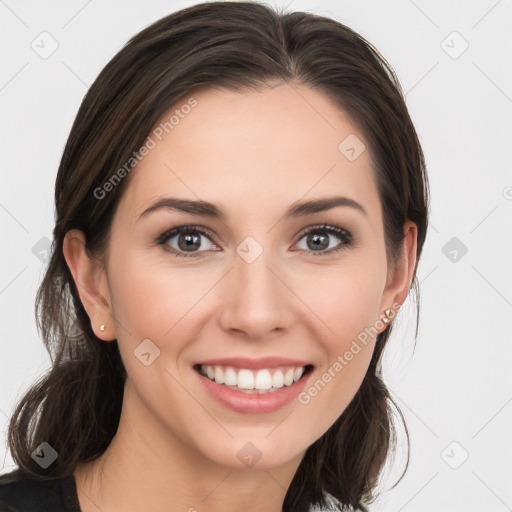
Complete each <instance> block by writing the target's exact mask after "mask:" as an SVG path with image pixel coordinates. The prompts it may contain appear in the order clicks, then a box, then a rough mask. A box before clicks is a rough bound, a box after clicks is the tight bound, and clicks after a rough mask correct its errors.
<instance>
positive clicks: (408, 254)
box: [380, 221, 418, 332]
mask: <svg viewBox="0 0 512 512" xmlns="http://www.w3.org/2000/svg"><path fill="white" fill-rule="evenodd" d="M403 230H404V238H403V241H402V248H401V254H400V257H399V258H398V260H397V262H396V268H395V269H394V271H393V272H390V273H389V274H388V281H387V283H386V287H385V289H384V292H383V294H382V299H381V303H380V311H381V314H383V312H384V311H385V310H387V309H391V311H392V313H391V314H390V315H389V318H390V319H391V318H392V317H393V316H395V315H396V313H397V312H398V308H400V306H401V305H402V304H403V303H404V302H405V299H406V298H407V294H408V293H409V289H410V287H411V283H412V278H413V275H414V268H415V266H416V250H417V238H418V228H417V226H416V223H414V222H412V221H407V222H406V223H405V224H404V227H403ZM385 328H386V325H384V328H383V329H381V332H382V331H383V330H384V329H385Z"/></svg>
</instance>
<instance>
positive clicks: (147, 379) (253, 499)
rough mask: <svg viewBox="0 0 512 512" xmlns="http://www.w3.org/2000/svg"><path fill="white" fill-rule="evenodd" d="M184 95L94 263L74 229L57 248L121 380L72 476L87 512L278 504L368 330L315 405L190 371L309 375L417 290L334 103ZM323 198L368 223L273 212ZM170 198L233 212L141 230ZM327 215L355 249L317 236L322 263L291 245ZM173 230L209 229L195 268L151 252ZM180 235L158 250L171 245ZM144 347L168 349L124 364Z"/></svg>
mask: <svg viewBox="0 0 512 512" xmlns="http://www.w3.org/2000/svg"><path fill="white" fill-rule="evenodd" d="M194 97H195V98H196V100H197V102H198V104H197V106H196V107H195V108H194V109H193V110H192V111H191V112H190V114H188V115H187V116H185V118H184V119H181V120H180V122H179V125H177V126H175V127H174V129H173V130H172V131H170V132H169V133H168V134H167V135H166V136H165V137H164V138H163V139H162V141H161V142H159V144H158V145H157V147H155V148H154V149H152V150H151V151H150V153H149V154H148V155H147V156H146V157H145V158H144V159H143V160H142V162H141V163H140V164H139V165H138V166H137V168H136V170H134V171H133V175H131V176H130V180H131V181H130V183H129V184H128V187H127V188H126V190H125V191H124V195H123V197H122V199H121V202H120V204H119V207H118V209H117V210H116V213H115V217H114V220H113V224H112V230H111V236H110V240H109V246H108V251H107V253H106V254H105V255H104V256H103V258H102V259H101V260H99V261H97V260H94V259H91V258H89V256H88V254H87V252H86V251H85V246H84V242H85V238H84V235H83V233H82V232H80V231H77V230H71V231H69V232H68V233H67V235H66V239H65V243H64V255H65V258H66V261H67V263H68V266H69V268H70V270H71V273H72V275H73V278H74V280H75V283H76V284H77V288H78V290H79V293H80V297H81V299H82V302H83V304H84V307H85V308H86V311H87V313H88V315H89V317H90V319H91V324H92V326H93V329H94V332H95V333H96V335H97V336H98V338H100V339H101V340H104V342H109V341H111V340H114V339H117V340H118V343H119V348H120V351H121V356H122V359H123V362H124V364H125V367H126V369H127V373H128V377H127V382H126V386H125V393H124V401H123V409H122V416H121V421H120V425H119V429H118V432H117V435H116V436H115V437H114V439H113V441H112V443H111V445H110V446H109V448H108V450H107V451H106V452H105V453H104V454H103V455H102V456H100V457H99V458H98V459H96V460H94V461H92V462H88V463H85V464H80V465H79V466H78V467H77V468H76V471H75V473H74V474H75V479H76V482H77V487H78V492H79V500H80V505H81V507H82V510H84V511H86V512H87V511H89V510H90V511H95V512H97V510H98V508H97V507H99V508H100V509H101V510H102V511H103V512H107V511H114V510H123V511H140V510H153V511H169V510H173V511H174V510H176V511H189V512H192V511H194V510H196V511H198V512H201V511H204V510H208V511H213V512H216V511H222V512H231V511H239V510H247V511H266V512H269V511H270V512H277V511H281V508H282V503H283V500H284V497H285V494H286V490H287V488H288V487H289V485H290V483H291V480H292V478H293V476H294V474H295V472H296V470H297V468H298V465H299V463H300V461H301V458H302V457H303V455H304V453H305V451H306V449H307V448H308V447H309V446H310V445H311V444H312V443H313V442H314V441H315V440H317V439H318V438H319V437H320V436H321V435H322V434H323V433H324V432H325V431H326V430H327V429H328V428H329V427H330V426H331V425H332V424H333V422H334V421H335V420H336V419H337V418H338V417H339V416H340V415H341V413H342V412H343V410H344V409H345V408H346V407H347V405H348V404H349V403H350V401H351V399H352V398H353V396H354V395H355V393H356V391H357V389H358V388H359V386H360V385H361V382H362V380H363V378H364V375H365V373H366V371H367V368H368V364H369V362H370V359H371V356H372V352H373V348H374V342H375V338H373V339H370V340H369V342H368V343H367V345H366V346H363V347H362V350H361V351H360V352H359V353H358V354H357V355H355V356H354V358H353V359H352V360H351V361H350V362H349V363H348V364H347V365H346V366H345V367H344V368H343V371H341V372H339V373H337V374H336V377H335V378H333V379H332V380H331V381H330V382H329V383H328V384H327V385H326V386H325V388H324V389H322V391H321V392H319V393H318V394H317V395H316V396H315V397H314V398H312V399H311V400H310V402H309V403H308V404H301V403H299V402H298V401H297V400H293V401H292V403H290V404H288V405H287V406H285V407H283V408H282V409H280V410H278V411H276V412H273V413H266V414H242V413H238V412H234V411H230V410H228V409H226V408H225V407H224V406H222V405H220V404H219V403H217V402H216V401H214V400H213V399H212V398H211V397H210V395H209V394H208V393H207V392H206V391H204V390H203V388H202V386H201V385H200V382H199V380H198V378H197V375H196V374H195V372H194V370H192V368H191V365H192V364H193V363H194V362H197V361H201V360H206V359H212V358H217V357H231V356H235V355H237V356H246V357H263V356H267V355H274V356H283V357H294V358H298V359H303V360H306V361H310V362H311V363H312V364H313V365H314V372H313V374H312V375H311V377H310V381H309V382H310V383H314V382H315V381H316V380H317V379H319V378H321V376H322V374H324V373H325V372H326V371H327V370H328V368H329V367H332V365H333V363H334V362H335V361H336V360H337V358H338V356H340V355H343V354H344V353H345V352H346V350H348V349H349V348H350V346H351V343H352V342H353V340H355V339H356V337H357V335H358V334H359V333H360V332H362V331H364V329H365V328H368V327H370V326H374V325H376V322H377V321H378V320H379V319H381V318H382V316H383V311H384V310H385V309H387V308H391V307H392V305H393V304H394V303H399V304H402V303H403V302H404V300H405V298H406V296H407V292H408V290H409V288H410V285H411V280H412V276H413V269H414V266H415V262H416V237H417V231H416V226H415V224H414V223H412V222H407V223H406V224H405V225H404V234H405V237H404V242H403V247H402V249H403V250H402V258H401V260H400V261H399V262H398V264H397V266H396V270H395V271H394V272H392V271H391V265H390V262H388V261H387V260H386V253H385V245H384V232H383V219H382V211H381V202H380V199H379V195H378V192H377V187H376V182H375V177H374V174H373V171H372V159H371V154H370V151H369V145H368V144H367V143H366V141H365V137H364V134H362V133H360V132H359V131H358V130H357V129H356V127H355V125H354V124H353V123H352V122H351V121H350V119H349V118H348V117H347V115H346V114H345V113H344V112H343V111H341V110H340V109H339V108H337V107H336V106H335V105H334V104H333V103H331V101H330V100H329V98H328V97H326V96H324V95H323V94H322V93H320V92H317V91H315V90H313V89H310V88H308V87H305V86H294V87H291V86H290V85H287V84H279V85H277V86H275V87H268V88H265V89H262V90H261V91H259V92H254V91H250V92H240V91H237V92H234V91H228V90H224V89H209V90H206V91H201V92H199V93H198V94H194ZM186 99H187V98H185V100H184V101H183V103H185V101H186ZM162 118H166V119H168V118H169V113H167V115H166V116H163V117H162ZM349 134H356V135H357V137H358V138H359V139H360V140H362V141H364V142H365V144H366V148H367V150H366V151H364V152H363V153H362V154H361V155H360V156H359V157H358V158H357V159H356V160H355V161H352V162H351V161H349V160H348V159H347V158H346V157H345V156H344V155H343V154H342V153H341V152H340V151H339V150H338V145H339V144H340V142H341V141H342V140H343V139H345V137H347V136H348V135H349ZM333 195H343V196H346V197H349V198H352V199H354V200H355V201H357V202H358V203H360V204H361V205H362V206H363V207H364V209H365V210H366V215H364V214H363V213H361V212H360V211H358V210H357V209H355V208H351V207H347V206H344V207H336V208H333V209H331V210H328V211H325V212H318V213H315V214H312V215H308V216H307V217H304V218H300V217H298V218H290V219H284V218H282V217H283V214H284V212H285V211H286V209H287V208H288V207H289V206H290V205H291V204H292V203H294V202H295V201H298V200H311V199H320V198H324V197H331V196H333ZM163 196H172V197H179V198H185V199H192V200H197V199H202V200H206V201H211V202H215V203H218V204H220V205H222V207H223V208H224V209H225V210H226V212H227V215H228V218H227V220H226V221H225V222H224V221H220V220H216V219H212V218H209V217H206V216H202V215H199V216H198V215H192V214H187V213H180V212H177V211H173V210H158V211H156V212H154V213H152V214H150V215H147V216H144V217H143V218H142V219H141V220H138V216H139V214H140V213H141V212H142V211H144V210H145V209H146V208H147V207H148V206H149V205H151V204H152V203H153V202H154V201H155V200H157V199H158V198H161V197H163ZM323 223H327V224H329V225H334V226H338V227H340V228H343V229H346V230H348V231H350V232H351V233H352V234H353V236H354V238H355V239H356V242H357V243H356V244H355V245H353V246H347V247H345V248H344V249H343V250H341V251H339V252H331V253H330V254H328V250H330V249H333V248H334V247H337V246H338V245H339V244H340V243H343V242H342V241H340V240H339V239H338V238H337V237H336V236H335V235H332V234H331V235H330V236H329V232H325V231H322V233H323V234H324V236H329V239H330V242H329V245H328V248H327V249H323V252H324V255H323V256H322V255H317V256H315V254H313V253H314V251H315V247H314V246H313V244H309V245H308V244H307V236H304V235H303V236H301V237H300V238H299V236H298V235H300V232H301V231H302V230H303V229H304V228H308V227H313V226H318V225H321V224H323ZM181 225H186V226H194V225H201V226H204V227H206V228H209V229H210V230H211V231H212V232H213V233H214V234H215V235H216V239H215V240H209V239H208V237H207V236H205V235H199V236H200V237H201V238H200V240H201V247H200V248H199V249H196V250H195V254H198V255H199V256H198V257H190V258H184V257H176V256H174V255H173V254H172V253H170V252H168V251H166V250H165V249H164V246H163V245H158V244H156V243H155V240H156V239H157V238H158V236H159V235H161V234H162V233H163V232H165V231H166V230H168V229H170V228H174V227H177V226H181ZM247 236H251V237H253V238H254V239H255V240H256V241H257V242H258V243H259V245H260V246H261V247H262V248H263V253H262V254H261V255H260V256H259V257H258V258H256V259H255V260H254V261H253V262H252V263H247V262H246V261H245V260H244V259H243V258H241V257H240V256H239V255H238V254H237V252H236V249H237V247H238V246H239V244H240V243H241V242H242V241H243V240H244V239H245V238H246V237H247ZM178 240H179V237H178V236H174V237H173V238H171V239H170V240H169V241H168V242H167V244H168V246H169V245H171V246H172V247H174V248H175V249H176V250H179V246H178ZM215 248H218V250H215ZM101 324H105V325H106V329H105V331H104V332H101V331H100V330H99V326H100V325H101ZM377 325H380V327H381V328H379V329H378V330H379V331H382V330H383V329H384V328H385V325H382V324H381V323H377ZM146 338H149V339H150V340H151V341H152V342H153V343H154V344H155V345H157V346H158V348H159V349H160V351H161V352H160V356H159V357H158V358H157V359H155V361H154V362H153V363H152V364H151V365H149V366H145V365H143V364H141V362H140V361H139V359H138V358H137V357H135V356H134V354H133V351H134V349H135V348H136V347H137V346H138V345H139V344H140V343H141V341H142V340H144V339H146ZM247 442H252V443H253V444H254V445H255V446H256V447H257V448H258V450H259V451H260V452H261V455H262V456H261V459H260V460H259V461H258V463H257V464H256V465H255V466H254V467H253V468H252V469H249V468H247V467H246V466H244V464H242V463H241V462H240V460H239V459H238V458H237V452H238V450H240V448H242V447H243V446H244V445H245V444H246V443H247ZM101 471H104V473H103V474H102V473H101Z"/></svg>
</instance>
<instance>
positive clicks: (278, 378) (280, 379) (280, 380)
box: [272, 370, 284, 388]
mask: <svg viewBox="0 0 512 512" xmlns="http://www.w3.org/2000/svg"><path fill="white" fill-rule="evenodd" d="M283 386H284V375H283V372H282V371H281V370H277V372H276V373H274V375H273V376H272V387H273V388H282V387H283Z"/></svg>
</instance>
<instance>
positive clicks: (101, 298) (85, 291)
mask: <svg viewBox="0 0 512 512" xmlns="http://www.w3.org/2000/svg"><path fill="white" fill-rule="evenodd" d="M62 251H63V254H64V258H65V260H66V263H67V265H68V267H69V271H70V272H71V275H72V277H73V281H74V283H75V287H76V289H77V291H78V295H79V296H80V300H81V301H82V304H83V306H84V309H85V310H86V312H87V314H88V315H89V318H90V320H91V326H92V330H93V331H94V333H95V334H96V336H97V337H98V338H100V339H103V340H105V341H108V340H111V339H114V338H115V337H116V335H115V332H114V331H113V329H114V323H113V322H112V321H111V319H112V312H111V307H110V296H109V293H108V286H107V284H106V282H107V281H106V276H105V269H104V267H103V265H101V263H100V262H99V261H98V260H96V259H94V258H92V257H91V256H90V254H89V252H88V250H87V248H86V238H85V235H84V233H83V232H82V231H80V230H78V229H71V230H69V231H68V232H67V233H66V235H65V237H64V242H63V247H62ZM102 327H103V328H102Z"/></svg>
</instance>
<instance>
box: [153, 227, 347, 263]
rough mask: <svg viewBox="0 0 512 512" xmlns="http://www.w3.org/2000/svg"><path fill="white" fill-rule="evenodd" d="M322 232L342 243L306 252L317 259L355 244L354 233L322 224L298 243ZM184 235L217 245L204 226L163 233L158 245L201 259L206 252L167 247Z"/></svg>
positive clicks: (311, 229)
mask: <svg viewBox="0 0 512 512" xmlns="http://www.w3.org/2000/svg"><path fill="white" fill-rule="evenodd" d="M322 231H323V232H327V233H329V234H333V235H335V236H336V237H337V238H338V239H339V240H340V241H341V242H342V243H340V244H339V245H337V246H336V247H334V248H333V249H329V250H328V251H306V252H309V253H311V254H312V255H313V256H315V257H316V256H327V255H332V254H334V253H337V252H339V251H342V250H344V249H347V248H349V247H351V246H352V245H354V243H355V240H354V238H353V236H352V233H350V232H349V231H347V230H346V229H342V228H339V227H337V226H332V225H330V224H322V225H318V226H312V227H309V228H306V229H304V230H303V231H301V232H300V233H299V235H298V241H300V240H301V239H302V238H303V237H305V236H306V235H309V234H310V233H317V232H322ZM182 233H187V234H197V233H201V234H202V235H205V236H207V237H208V238H210V241H211V242H212V243H215V242H214V239H215V236H214V234H213V232H212V231H210V230H209V229H207V228H204V227H202V226H179V227H176V228H173V229H170V230H168V231H165V232H164V233H162V234H161V235H160V236H159V237H158V239H157V244H158V245H162V246H164V249H165V250H166V251H168V252H170V253H171V254H173V255H174V256H177V257H184V258H197V257H200V253H201V252H204V251H199V252H195V253H189V254H187V253H185V252H178V251H176V249H174V248H172V247H170V246H168V245H167V242H168V241H169V240H170V239H171V238H173V237H174V236H176V235H181V234H182ZM304 250H305V249H300V251H304Z"/></svg>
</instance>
